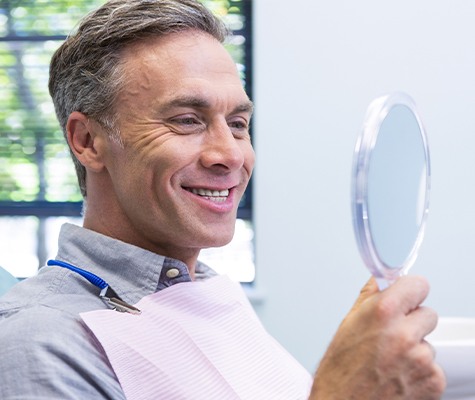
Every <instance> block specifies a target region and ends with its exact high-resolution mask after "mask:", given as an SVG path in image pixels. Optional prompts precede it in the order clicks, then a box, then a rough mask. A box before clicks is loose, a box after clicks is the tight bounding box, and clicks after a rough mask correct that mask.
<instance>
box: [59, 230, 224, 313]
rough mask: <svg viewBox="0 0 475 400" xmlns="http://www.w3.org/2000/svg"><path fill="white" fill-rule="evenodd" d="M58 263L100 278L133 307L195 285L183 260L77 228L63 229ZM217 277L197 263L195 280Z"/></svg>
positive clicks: (60, 237)
mask: <svg viewBox="0 0 475 400" xmlns="http://www.w3.org/2000/svg"><path fill="white" fill-rule="evenodd" d="M57 259H58V260H62V261H66V262H68V263H70V264H73V265H75V266H77V267H79V268H82V269H85V270H86V271H89V272H92V273H93V274H95V275H97V276H99V277H100V278H102V279H103V280H105V281H106V282H107V283H108V284H109V285H110V287H112V288H113V289H114V291H115V292H116V293H117V294H118V295H119V297H121V298H122V300H124V301H126V302H128V303H130V304H135V303H136V302H137V301H139V300H140V299H141V298H142V297H144V296H146V295H149V294H151V293H154V292H156V291H158V290H161V289H164V288H165V287H168V286H171V285H174V284H176V283H180V282H189V281H191V278H190V275H189V273H188V268H187V266H186V264H184V263H183V262H181V261H179V260H175V259H172V258H168V257H164V256H162V255H159V254H155V253H153V252H150V251H148V250H145V249H142V248H140V247H137V246H134V245H131V244H128V243H125V242H122V241H120V240H117V239H113V238H111V237H109V236H105V235H102V234H100V233H97V232H94V231H91V230H89V229H86V228H82V227H79V226H76V225H73V224H64V225H63V226H62V227H61V232H60V235H59V249H58V255H57ZM214 275H216V273H215V272H214V271H213V270H212V269H211V268H209V267H208V266H206V265H205V264H203V263H201V262H198V263H197V266H196V269H195V280H201V279H206V278H209V277H211V276H214Z"/></svg>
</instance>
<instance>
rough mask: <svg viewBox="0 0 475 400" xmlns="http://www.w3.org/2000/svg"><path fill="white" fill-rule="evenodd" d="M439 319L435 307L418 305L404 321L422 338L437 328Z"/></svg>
mask: <svg viewBox="0 0 475 400" xmlns="http://www.w3.org/2000/svg"><path fill="white" fill-rule="evenodd" d="M437 321H438V316H437V313H436V312H435V311H434V310H433V309H431V308H428V307H418V308H416V309H415V310H414V311H412V312H411V313H410V314H408V315H407V317H406V319H405V322H404V323H405V324H406V325H407V327H409V328H410V329H412V332H413V334H414V335H415V336H416V337H418V338H420V339H422V338H424V337H426V336H427V335H428V334H429V333H431V332H432V331H433V330H434V329H435V328H436V326H437Z"/></svg>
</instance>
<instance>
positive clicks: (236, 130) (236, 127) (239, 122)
mask: <svg viewBox="0 0 475 400" xmlns="http://www.w3.org/2000/svg"><path fill="white" fill-rule="evenodd" d="M228 126H229V128H230V129H231V131H232V133H233V135H235V136H246V135H248V131H249V123H248V122H247V120H246V119H244V118H234V119H232V120H231V121H228Z"/></svg>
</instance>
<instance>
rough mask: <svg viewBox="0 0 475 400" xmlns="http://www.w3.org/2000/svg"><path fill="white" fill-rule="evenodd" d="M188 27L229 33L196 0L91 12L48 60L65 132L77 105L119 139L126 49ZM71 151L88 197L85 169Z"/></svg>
mask: <svg viewBox="0 0 475 400" xmlns="http://www.w3.org/2000/svg"><path fill="white" fill-rule="evenodd" d="M186 30H198V31H202V32H206V33H208V34H210V35H211V36H213V37H214V38H216V39H217V40H218V41H220V42H221V43H222V42H223V41H224V40H225V38H226V36H227V34H228V31H227V29H226V27H225V26H224V24H223V22H222V21H221V20H219V19H218V18H217V17H215V16H214V15H213V14H212V13H211V12H210V11H209V10H208V9H207V8H206V7H205V6H203V5H202V4H201V3H200V2H198V1H197V0H110V1H108V2H107V3H105V4H104V5H103V6H101V7H100V8H98V9H97V10H95V11H93V12H92V13H90V14H88V15H87V16H86V17H85V18H84V19H83V20H82V21H81V23H80V24H79V27H78V29H77V31H76V32H75V33H73V34H71V35H70V36H69V37H68V38H67V39H66V41H65V42H64V43H63V44H62V45H61V47H60V48H59V49H58V50H57V51H56V52H55V54H54V55H53V58H52V60H51V65H50V77H49V92H50V95H51V97H52V98H53V102H54V106H55V110H56V115H57V117H58V121H59V123H60V125H61V128H62V129H63V133H64V135H65V136H66V124H67V121H68V118H69V115H70V114H71V113H72V112H73V111H79V112H81V113H83V114H85V115H87V116H88V117H90V118H92V119H94V120H95V121H97V122H98V123H99V124H100V125H101V126H102V127H104V128H105V129H106V130H107V131H108V133H109V137H110V139H111V140H115V141H118V142H119V143H121V138H120V132H119V130H118V128H117V114H116V110H115V100H116V98H117V96H118V94H119V93H120V91H121V89H122V88H123V87H124V85H125V78H124V76H123V72H122V68H121V62H122V60H121V52H122V50H123V49H124V48H125V47H126V46H128V45H130V44H132V43H135V42H137V41H140V40H142V39H145V38H149V37H157V36H163V35H167V34H170V33H175V32H182V31H186ZM72 157H73V161H74V165H75V167H76V174H77V176H78V181H79V187H80V189H81V193H82V195H83V196H84V197H86V169H85V168H84V167H83V166H82V165H81V163H80V162H79V161H78V160H77V159H76V157H75V156H74V154H73V155H72Z"/></svg>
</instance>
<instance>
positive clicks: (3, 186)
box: [0, 0, 254, 282]
mask: <svg viewBox="0 0 475 400" xmlns="http://www.w3.org/2000/svg"><path fill="white" fill-rule="evenodd" d="M202 1H203V3H205V4H206V6H207V7H208V8H209V9H211V10H212V11H213V12H214V13H216V14H217V15H219V16H221V17H222V18H223V19H224V21H225V22H226V23H227V25H228V26H229V27H230V29H231V30H232V32H233V35H232V36H231V38H230V39H229V41H228V42H227V43H226V47H227V48H228V50H229V51H230V53H231V55H232V56H233V58H234V59H235V61H236V63H237V65H238V68H239V70H240V71H241V74H242V75H241V76H242V79H243V81H244V84H245V86H246V90H247V92H248V93H249V95H250V96H251V97H252V93H251V88H252V82H251V68H250V66H251V49H250V46H251V24H250V22H251V2H250V0H241V1H239V0H234V1H233V0H202ZM103 2H104V1H103V0H102V1H98V0H82V1H75V0H55V1H51V0H2V1H1V2H0V84H1V87H2V96H0V265H1V266H2V267H4V268H5V269H7V270H8V271H9V272H11V273H12V274H14V275H15V276H19V277H27V276H31V275H33V274H35V273H36V271H37V269H38V268H39V267H41V266H42V265H44V264H45V261H46V260H47V259H48V258H50V257H54V255H55V253H56V239H57V235H58V231H59V227H60V225H61V224H62V223H64V222H66V221H71V222H73V223H77V224H81V215H80V213H81V200H82V198H81V195H80V193H79V189H78V187H77V180H76V175H75V172H74V167H73V165H72V161H71V159H70V156H69V150H68V148H67V145H66V143H65V140H64V138H63V134H62V132H61V129H60V127H59V124H58V122H57V120H56V116H55V113H54V108H53V104H52V101H51V99H50V97H49V94H48V88H47V81H48V68H49V61H50V58H51V56H52V54H53V52H54V51H55V50H56V49H57V48H58V47H59V45H60V44H61V43H62V41H63V40H64V39H65V37H66V35H67V34H68V33H69V32H70V31H71V30H72V29H73V28H74V27H75V24H76V23H77V22H78V21H79V19H80V18H81V17H82V16H83V15H85V14H86V13H87V12H89V11H90V10H92V9H94V8H96V7H97V6H99V5H100V4H102V3H103ZM251 190H252V185H250V186H249V188H248V191H247V192H246V194H245V196H244V198H243V200H242V202H241V205H240V208H239V212H238V218H239V219H238V221H237V223H236V236H235V240H233V242H232V243H230V244H229V245H228V246H225V247H224V248H222V249H208V250H206V251H204V252H203V257H202V259H203V261H205V262H207V263H209V265H211V266H212V267H214V268H216V269H217V270H218V271H219V272H227V273H229V274H230V275H231V276H233V277H234V278H235V279H237V280H240V281H245V282H248V281H252V280H253V279H254V263H253V246H252V223H251V218H252V196H251ZM224 261H225V262H224ZM237 262H239V265H240V266H239V268H232V264H233V263H237ZM220 265H231V268H230V269H229V270H227V271H223V270H222V269H221V270H220Z"/></svg>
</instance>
